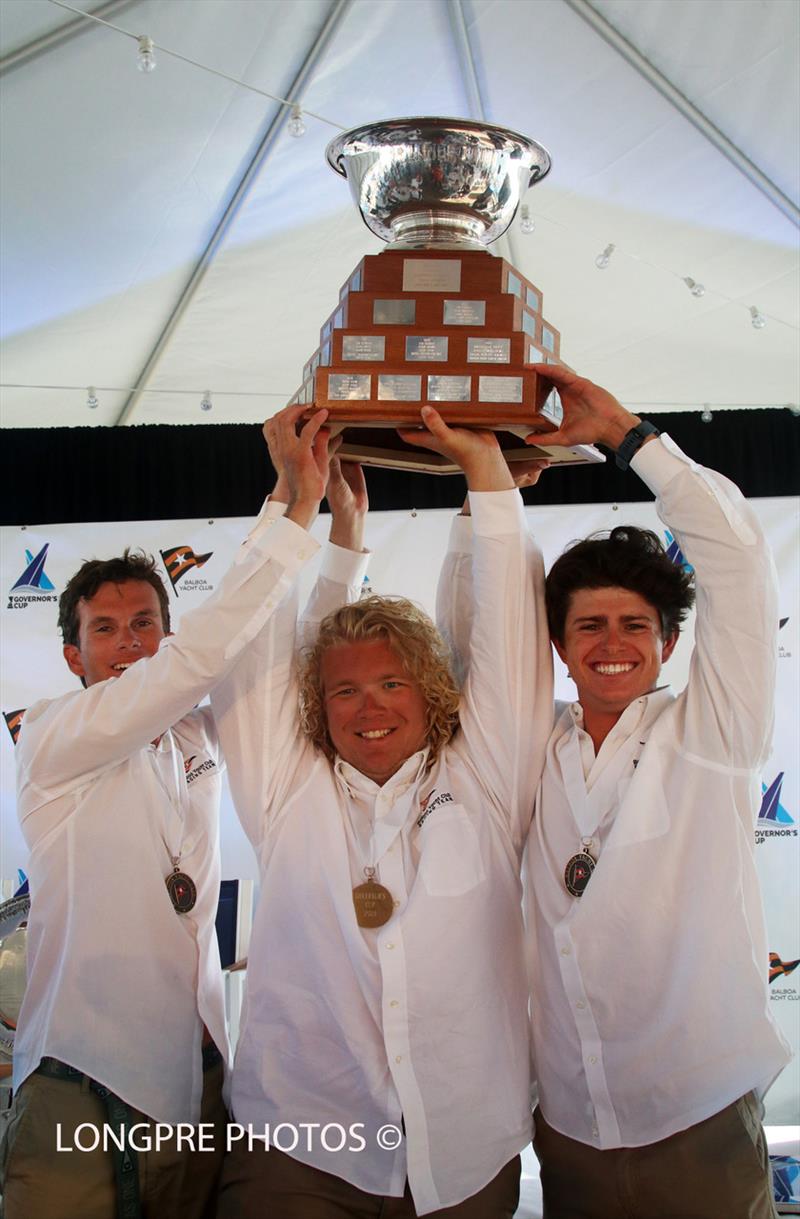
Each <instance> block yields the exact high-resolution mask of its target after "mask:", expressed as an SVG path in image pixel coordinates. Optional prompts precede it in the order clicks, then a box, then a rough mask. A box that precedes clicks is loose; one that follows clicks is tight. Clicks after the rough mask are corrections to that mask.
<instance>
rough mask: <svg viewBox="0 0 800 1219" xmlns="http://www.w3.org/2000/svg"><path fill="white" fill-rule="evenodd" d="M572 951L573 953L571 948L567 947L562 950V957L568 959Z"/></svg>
mask: <svg viewBox="0 0 800 1219" xmlns="http://www.w3.org/2000/svg"><path fill="white" fill-rule="evenodd" d="M570 951H571V950H570V949H569V948H566V947H565V948H562V949H561V955H562V957H568V956H569V954H570Z"/></svg>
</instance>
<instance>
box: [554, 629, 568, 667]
mask: <svg viewBox="0 0 800 1219" xmlns="http://www.w3.org/2000/svg"><path fill="white" fill-rule="evenodd" d="M550 642H551V643H552V645H553V647H554V648H555V650H556V651H557V652H558V654H559V656H560V657H561V659H562V660H563V661H564V664H566V663H567V653H566V651H565V650H564V645H563V643H559V642H558V640H557V639H553V637H552V636H551V637H550Z"/></svg>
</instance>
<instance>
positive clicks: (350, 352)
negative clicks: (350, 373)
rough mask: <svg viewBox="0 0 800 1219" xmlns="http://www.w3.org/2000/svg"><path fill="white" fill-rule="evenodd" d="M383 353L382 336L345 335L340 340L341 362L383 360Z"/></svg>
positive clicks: (384, 349) (384, 345)
mask: <svg viewBox="0 0 800 1219" xmlns="http://www.w3.org/2000/svg"><path fill="white" fill-rule="evenodd" d="M385 351H386V339H385V338H384V337H383V335H382V334H346V335H344V336H343V338H342V359H343V360H383V359H385Z"/></svg>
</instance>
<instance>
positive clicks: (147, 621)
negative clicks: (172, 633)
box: [136, 618, 154, 627]
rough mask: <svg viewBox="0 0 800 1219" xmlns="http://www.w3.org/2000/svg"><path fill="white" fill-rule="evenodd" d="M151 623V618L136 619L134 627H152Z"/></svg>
mask: <svg viewBox="0 0 800 1219" xmlns="http://www.w3.org/2000/svg"><path fill="white" fill-rule="evenodd" d="M153 621H154V620H153V619H152V618H138V619H137V620H136V626H141V627H148V626H153Z"/></svg>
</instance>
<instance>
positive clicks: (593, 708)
mask: <svg viewBox="0 0 800 1219" xmlns="http://www.w3.org/2000/svg"><path fill="white" fill-rule="evenodd" d="M677 641H678V636H677V635H673V636H672V637H671V638H670V639H668V640H666V641H665V640H664V639H662V636H661V619H660V617H659V614H658V611H657V610H656V608H655V606H653V605H651V604H650V602H649V601H646V600H645V599H644V597H642V596H640V595H639V593H635V592H632V591H631V590H630V589H627V588H616V587H615V588H579V589H576V591H575V592H574V593H573V594H572V597H571V598H570V603H569V608H568V610H567V617H566V621H565V623H564V640H563V642H561V643H559V642H555V641H554V642H555V648H556V651H557V652H558V654H559V656H560V657H561V659H562V660H563V661H564V663H565V664H566V666H567V668H568V669H569V672H570V676H571V677H572V680H573V681H574V682H575V685H576V686H577V687H578V699H579V701H580V704H581V706H582V708H583V713H584V722H585V725H586V730H587V732H589V733H590V734H591V735H592V736H593V737H594V736H595V735H596V734H597V733H599V734H600V735H601V739H602V737H604V736H605V735H606V734H607V733H608V731H609V730H610V729H611V728H612V727H613V725H614V724H615V723H616V722H617V720H618V719H619V717H620V716H621V715H622V712H623V711H624V710H625V708H626V707H627V706H628V705H629V703H632V702H633V701H634V699H637V698H639V697H640V696H641V695H643V694H648V693H649V692H650V691H651V690H653V689H655V685H656V682H657V681H658V676H659V673H660V672H661V666H662V664H663V663H664V662H665V661H666V660H668V659H669V657H670V656H671V655H672V652H673V649H674V647H675V644H676V643H677ZM595 743H597V742H595Z"/></svg>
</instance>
